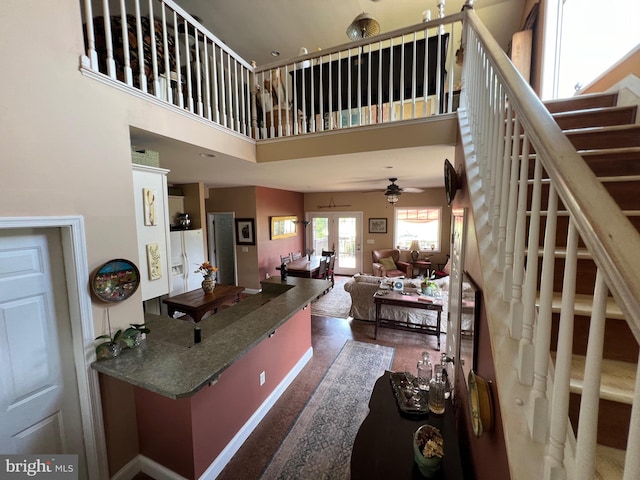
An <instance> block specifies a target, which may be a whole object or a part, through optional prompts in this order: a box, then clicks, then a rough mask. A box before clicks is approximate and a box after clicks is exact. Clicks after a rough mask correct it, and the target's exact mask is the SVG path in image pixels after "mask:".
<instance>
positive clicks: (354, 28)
mask: <svg viewBox="0 0 640 480" xmlns="http://www.w3.org/2000/svg"><path fill="white" fill-rule="evenodd" d="M379 33H380V24H379V23H378V21H377V20H376V19H375V18H373V17H372V16H371V15H369V14H368V13H366V12H362V13H361V14H360V15H358V16H357V17H356V18H354V19H353V21H352V22H351V24H350V25H349V26H348V27H347V37H349V39H351V40H353V41H355V40H362V39H363V38H369V37H373V36H375V35H378V34H379Z"/></svg>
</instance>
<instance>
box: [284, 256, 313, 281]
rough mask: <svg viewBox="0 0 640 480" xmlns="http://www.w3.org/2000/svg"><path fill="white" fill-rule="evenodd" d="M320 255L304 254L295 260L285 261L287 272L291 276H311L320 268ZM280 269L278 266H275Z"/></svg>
mask: <svg viewBox="0 0 640 480" xmlns="http://www.w3.org/2000/svg"><path fill="white" fill-rule="evenodd" d="M321 259H322V256H321V255H311V257H309V256H307V255H305V256H303V257H302V258H298V259H297V260H292V261H291V262H289V263H287V273H288V274H289V275H290V276H292V277H304V278H313V277H314V276H315V274H316V273H318V270H320V260H321ZM276 270H280V266H277V267H276Z"/></svg>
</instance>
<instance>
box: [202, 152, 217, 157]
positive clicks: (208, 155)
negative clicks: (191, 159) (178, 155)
mask: <svg viewBox="0 0 640 480" xmlns="http://www.w3.org/2000/svg"><path fill="white" fill-rule="evenodd" d="M200 156H201V157H204V158H215V155H214V154H213V153H201V154H200Z"/></svg>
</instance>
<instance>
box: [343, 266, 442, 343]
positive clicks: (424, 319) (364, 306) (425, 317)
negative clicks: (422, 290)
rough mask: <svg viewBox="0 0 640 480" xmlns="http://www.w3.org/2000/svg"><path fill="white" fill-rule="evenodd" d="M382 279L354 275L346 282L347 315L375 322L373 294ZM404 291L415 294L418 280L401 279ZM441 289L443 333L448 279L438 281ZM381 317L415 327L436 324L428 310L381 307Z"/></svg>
mask: <svg viewBox="0 0 640 480" xmlns="http://www.w3.org/2000/svg"><path fill="white" fill-rule="evenodd" d="M381 280H383V277H376V276H372V275H355V276H354V277H352V278H350V279H349V280H347V282H346V283H345V284H344V289H345V290H346V291H347V292H349V294H350V295H351V309H350V311H349V315H350V316H351V317H353V318H356V319H358V320H368V321H375V319H376V306H375V303H374V301H373V294H374V293H375V292H376V291H377V290H378V289H379V288H380V282H381ZM402 282H403V283H404V289H405V290H406V291H413V292H415V291H416V290H417V288H418V286H419V284H420V280H419V279H413V280H411V279H403V280H402ZM438 282H440V283H441V284H442V285H441V288H442V289H443V295H445V297H444V298H443V303H444V305H443V314H442V317H441V323H442V325H441V331H445V328H446V327H445V326H444V324H445V323H446V318H447V316H446V309H447V298H446V293H447V292H446V291H445V290H444V288H445V284H446V286H448V279H442V280H439V281H438ZM380 313H381V315H382V317H383V318H388V319H390V320H398V321H402V322H407V323H413V324H416V325H430V326H433V327H435V326H436V324H437V313H436V312H434V311H429V310H420V309H416V308H403V307H389V306H388V305H382V307H381V312H380Z"/></svg>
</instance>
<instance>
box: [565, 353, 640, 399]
mask: <svg viewBox="0 0 640 480" xmlns="http://www.w3.org/2000/svg"><path fill="white" fill-rule="evenodd" d="M585 360H586V357H584V356H582V355H573V356H572V360H571V382H570V391H571V393H576V394H579V395H580V394H582V389H583V387H584V383H583V382H584V367H585ZM637 369H638V366H637V365H636V364H634V363H629V362H620V361H618V360H607V359H604V360H603V361H602V374H601V378H600V398H601V399H604V400H610V401H612V402H618V403H624V404H626V405H632V404H633V391H634V388H635V385H636V380H635V379H636V370H637Z"/></svg>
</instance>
